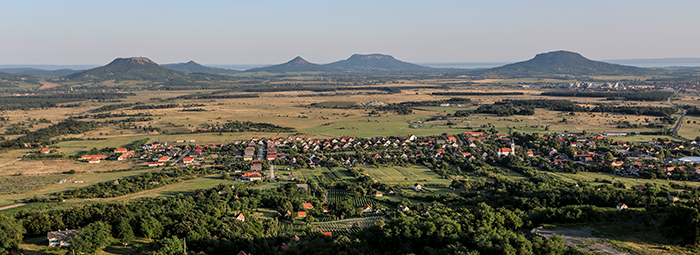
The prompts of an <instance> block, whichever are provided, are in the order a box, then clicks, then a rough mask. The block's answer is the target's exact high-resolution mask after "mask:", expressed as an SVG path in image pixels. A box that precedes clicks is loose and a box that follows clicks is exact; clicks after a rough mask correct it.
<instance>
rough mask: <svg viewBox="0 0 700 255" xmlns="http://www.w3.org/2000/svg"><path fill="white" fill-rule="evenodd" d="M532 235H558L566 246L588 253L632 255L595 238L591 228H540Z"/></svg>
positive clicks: (547, 236)
mask: <svg viewBox="0 0 700 255" xmlns="http://www.w3.org/2000/svg"><path fill="white" fill-rule="evenodd" d="M530 233H533V234H536V235H539V236H542V237H544V238H550V237H551V236H552V235H554V234H556V235H558V236H561V237H562V238H564V241H565V242H566V245H569V246H580V247H581V248H579V250H582V251H586V252H592V253H604V254H613V255H631V253H627V252H621V251H618V250H615V248H613V247H612V246H611V245H610V244H608V243H606V242H604V241H603V238H599V237H595V236H593V234H591V229H590V228H582V229H557V230H551V229H545V228H543V227H538V228H533V229H532V230H531V231H530Z"/></svg>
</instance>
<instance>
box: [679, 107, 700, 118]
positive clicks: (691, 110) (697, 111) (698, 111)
mask: <svg viewBox="0 0 700 255" xmlns="http://www.w3.org/2000/svg"><path fill="white" fill-rule="evenodd" d="M682 108H683V109H686V110H687V111H688V112H686V114H688V115H693V116H700V108H699V107H697V106H695V105H684V106H683V107H682Z"/></svg>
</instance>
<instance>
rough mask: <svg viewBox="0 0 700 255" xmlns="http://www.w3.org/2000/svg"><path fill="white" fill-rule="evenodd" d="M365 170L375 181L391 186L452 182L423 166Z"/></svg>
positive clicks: (381, 167) (372, 167) (445, 183)
mask: <svg viewBox="0 0 700 255" xmlns="http://www.w3.org/2000/svg"><path fill="white" fill-rule="evenodd" d="M362 168H363V169H365V171H366V172H367V173H368V174H369V175H370V176H371V177H372V178H374V179H375V180H377V181H380V182H385V183H391V184H413V183H416V182H420V183H423V184H424V185H425V184H441V185H449V184H450V183H451V182H452V181H451V180H449V179H443V178H442V177H441V176H440V175H438V174H436V173H435V172H433V171H431V170H430V169H427V168H425V167H422V166H410V167H401V166H390V167H387V166H380V167H379V168H376V167H374V166H362Z"/></svg>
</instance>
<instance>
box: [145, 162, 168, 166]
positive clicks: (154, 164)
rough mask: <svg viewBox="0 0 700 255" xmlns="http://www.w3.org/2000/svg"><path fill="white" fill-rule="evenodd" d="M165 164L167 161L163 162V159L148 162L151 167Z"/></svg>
mask: <svg viewBox="0 0 700 255" xmlns="http://www.w3.org/2000/svg"><path fill="white" fill-rule="evenodd" d="M164 165H165V162H162V161H152V162H148V166H149V167H156V166H164Z"/></svg>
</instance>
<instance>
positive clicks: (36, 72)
mask: <svg viewBox="0 0 700 255" xmlns="http://www.w3.org/2000/svg"><path fill="white" fill-rule="evenodd" d="M80 71H81V70H73V69H59V70H53V71H52V70H44V69H36V68H3V69H0V72H6V73H11V74H18V75H31V76H44V77H61V76H66V75H71V74H74V73H77V72H80Z"/></svg>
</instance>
